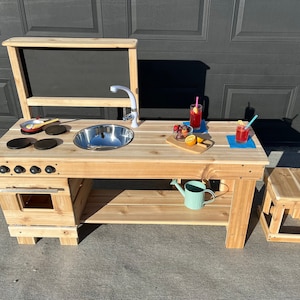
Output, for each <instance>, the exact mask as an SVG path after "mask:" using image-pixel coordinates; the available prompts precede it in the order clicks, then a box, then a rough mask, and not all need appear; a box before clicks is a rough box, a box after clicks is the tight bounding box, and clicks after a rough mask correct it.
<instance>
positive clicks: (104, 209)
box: [81, 190, 232, 226]
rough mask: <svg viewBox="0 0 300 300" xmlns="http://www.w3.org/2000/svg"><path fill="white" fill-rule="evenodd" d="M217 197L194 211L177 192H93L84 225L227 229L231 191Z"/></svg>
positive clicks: (86, 209)
mask: <svg viewBox="0 0 300 300" xmlns="http://www.w3.org/2000/svg"><path fill="white" fill-rule="evenodd" d="M216 195H217V197H216V200H215V201H214V202H213V203H211V204H208V205H206V206H205V207H204V208H202V209H200V210H191V209H188V208H186V207H185V206H184V199H183V197H182V196H181V194H180V193H179V192H178V191H173V190H92V192H91V193H90V195H89V198H88V200H87V204H86V206H85V209H84V211H83V213H82V215H81V223H92V224H101V223H102V224H103V223H115V224H178V225H217V226H227V224H228V219H229V212H230V204H231V199H232V192H226V193H224V192H216ZM208 196H209V195H208Z"/></svg>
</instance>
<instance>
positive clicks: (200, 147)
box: [166, 135, 214, 153]
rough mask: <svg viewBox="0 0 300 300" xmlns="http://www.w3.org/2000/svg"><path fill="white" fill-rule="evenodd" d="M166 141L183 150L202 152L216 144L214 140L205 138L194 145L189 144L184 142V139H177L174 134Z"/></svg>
mask: <svg viewBox="0 0 300 300" xmlns="http://www.w3.org/2000/svg"><path fill="white" fill-rule="evenodd" d="M166 142H167V143H169V144H171V145H173V146H175V147H177V148H181V149H183V150H186V151H190V152H193V153H202V152H204V151H206V150H207V149H209V148H211V147H212V146H213V144H214V142H213V141H212V140H204V141H203V142H202V143H200V144H196V145H194V146H189V145H187V144H186V143H185V142H184V140H182V141H178V140H176V139H175V138H174V136H173V135H170V136H169V137H168V138H167V139H166Z"/></svg>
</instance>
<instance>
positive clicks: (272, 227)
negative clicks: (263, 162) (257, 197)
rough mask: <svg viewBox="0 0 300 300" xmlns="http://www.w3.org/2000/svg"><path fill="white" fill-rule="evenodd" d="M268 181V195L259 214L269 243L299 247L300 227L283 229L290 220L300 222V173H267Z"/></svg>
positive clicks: (284, 170)
mask: <svg viewBox="0 0 300 300" xmlns="http://www.w3.org/2000/svg"><path fill="white" fill-rule="evenodd" d="M264 181H265V186H266V189H265V195H264V200H263V204H262V208H261V207H260V206H259V207H258V213H259V219H260V223H261V225H262V227H263V230H264V233H265V235H266V238H267V240H268V241H270V242H297V243H299V242H300V226H298V227H297V226H296V227H295V226H291V227H290V226H284V227H283V226H282V225H283V223H284V221H285V219H286V218H287V217H288V216H291V217H292V218H293V219H298V220H299V219H300V169H295V168H274V169H266V171H265V178H264Z"/></svg>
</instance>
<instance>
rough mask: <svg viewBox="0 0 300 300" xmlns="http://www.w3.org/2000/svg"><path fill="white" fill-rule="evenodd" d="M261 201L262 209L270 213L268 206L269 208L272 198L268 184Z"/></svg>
mask: <svg viewBox="0 0 300 300" xmlns="http://www.w3.org/2000/svg"><path fill="white" fill-rule="evenodd" d="M263 199H264V200H263V203H262V210H263V212H264V213H265V214H267V215H268V214H269V213H270V208H271V203H272V198H271V195H270V193H269V191H268V186H267V187H266V190H265V195H264V198H263Z"/></svg>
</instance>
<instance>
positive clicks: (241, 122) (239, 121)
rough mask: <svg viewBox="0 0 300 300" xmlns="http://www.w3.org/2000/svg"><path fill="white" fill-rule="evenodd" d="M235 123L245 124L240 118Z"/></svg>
mask: <svg viewBox="0 0 300 300" xmlns="http://www.w3.org/2000/svg"><path fill="white" fill-rule="evenodd" d="M237 123H238V125H245V124H244V122H243V121H242V120H238V121H237Z"/></svg>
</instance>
